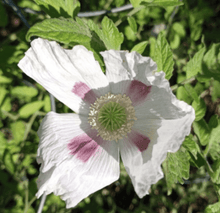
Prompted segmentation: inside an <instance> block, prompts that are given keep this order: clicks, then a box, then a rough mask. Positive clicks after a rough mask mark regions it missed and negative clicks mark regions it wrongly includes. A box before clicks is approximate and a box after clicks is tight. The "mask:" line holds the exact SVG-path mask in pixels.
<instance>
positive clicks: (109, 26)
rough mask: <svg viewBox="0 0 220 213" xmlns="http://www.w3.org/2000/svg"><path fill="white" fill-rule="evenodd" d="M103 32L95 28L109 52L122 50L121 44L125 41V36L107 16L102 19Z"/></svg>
mask: <svg viewBox="0 0 220 213" xmlns="http://www.w3.org/2000/svg"><path fill="white" fill-rule="evenodd" d="M101 24H102V30H101V29H99V30H98V28H95V30H96V33H97V34H98V36H99V37H100V39H101V40H102V41H103V42H104V44H105V46H106V48H107V49H108V50H110V49H114V50H120V49H121V44H122V42H123V40H124V36H123V34H122V33H120V32H119V31H118V28H117V27H116V26H115V24H114V22H113V21H112V20H111V19H109V18H107V16H105V17H104V18H103V19H102V22H101Z"/></svg>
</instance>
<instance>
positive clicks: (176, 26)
mask: <svg viewBox="0 0 220 213" xmlns="http://www.w3.org/2000/svg"><path fill="white" fill-rule="evenodd" d="M172 28H173V30H174V31H175V32H176V33H177V34H178V35H179V36H181V37H185V35H186V31H185V29H184V27H183V25H182V24H181V23H180V22H175V23H173V25H172Z"/></svg>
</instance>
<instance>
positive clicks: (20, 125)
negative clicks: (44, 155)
mask: <svg viewBox="0 0 220 213" xmlns="http://www.w3.org/2000/svg"><path fill="white" fill-rule="evenodd" d="M11 131H12V135H13V137H14V140H15V141H16V143H19V142H20V141H23V138H24V132H25V125H24V122H22V121H16V122H15V123H12V124H11Z"/></svg>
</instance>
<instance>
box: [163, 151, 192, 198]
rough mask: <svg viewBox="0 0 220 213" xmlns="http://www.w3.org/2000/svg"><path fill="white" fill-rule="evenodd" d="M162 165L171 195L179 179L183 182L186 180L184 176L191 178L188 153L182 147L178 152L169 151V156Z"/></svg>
mask: <svg viewBox="0 0 220 213" xmlns="http://www.w3.org/2000/svg"><path fill="white" fill-rule="evenodd" d="M162 165H163V170H164V174H165V179H166V183H167V188H168V195H169V194H171V192H172V186H173V184H174V183H176V182H177V181H179V182H180V183H181V184H183V183H184V181H183V179H182V178H184V179H188V178H189V168H190V164H189V160H188V157H187V154H186V153H185V152H183V151H182V149H180V150H179V151H177V152H176V153H167V158H166V160H165V161H164V162H163V164H162Z"/></svg>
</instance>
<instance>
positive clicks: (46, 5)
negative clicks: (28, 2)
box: [34, 0, 80, 18]
mask: <svg viewBox="0 0 220 213" xmlns="http://www.w3.org/2000/svg"><path fill="white" fill-rule="evenodd" d="M34 1H35V2H36V3H37V4H38V5H39V6H40V7H41V8H42V9H43V10H44V11H45V12H46V13H47V14H48V15H49V16H50V17H51V18H58V17H60V16H63V17H64V18H74V17H75V16H76V15H77V13H78V12H79V10H80V3H79V1H77V0H34Z"/></svg>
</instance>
